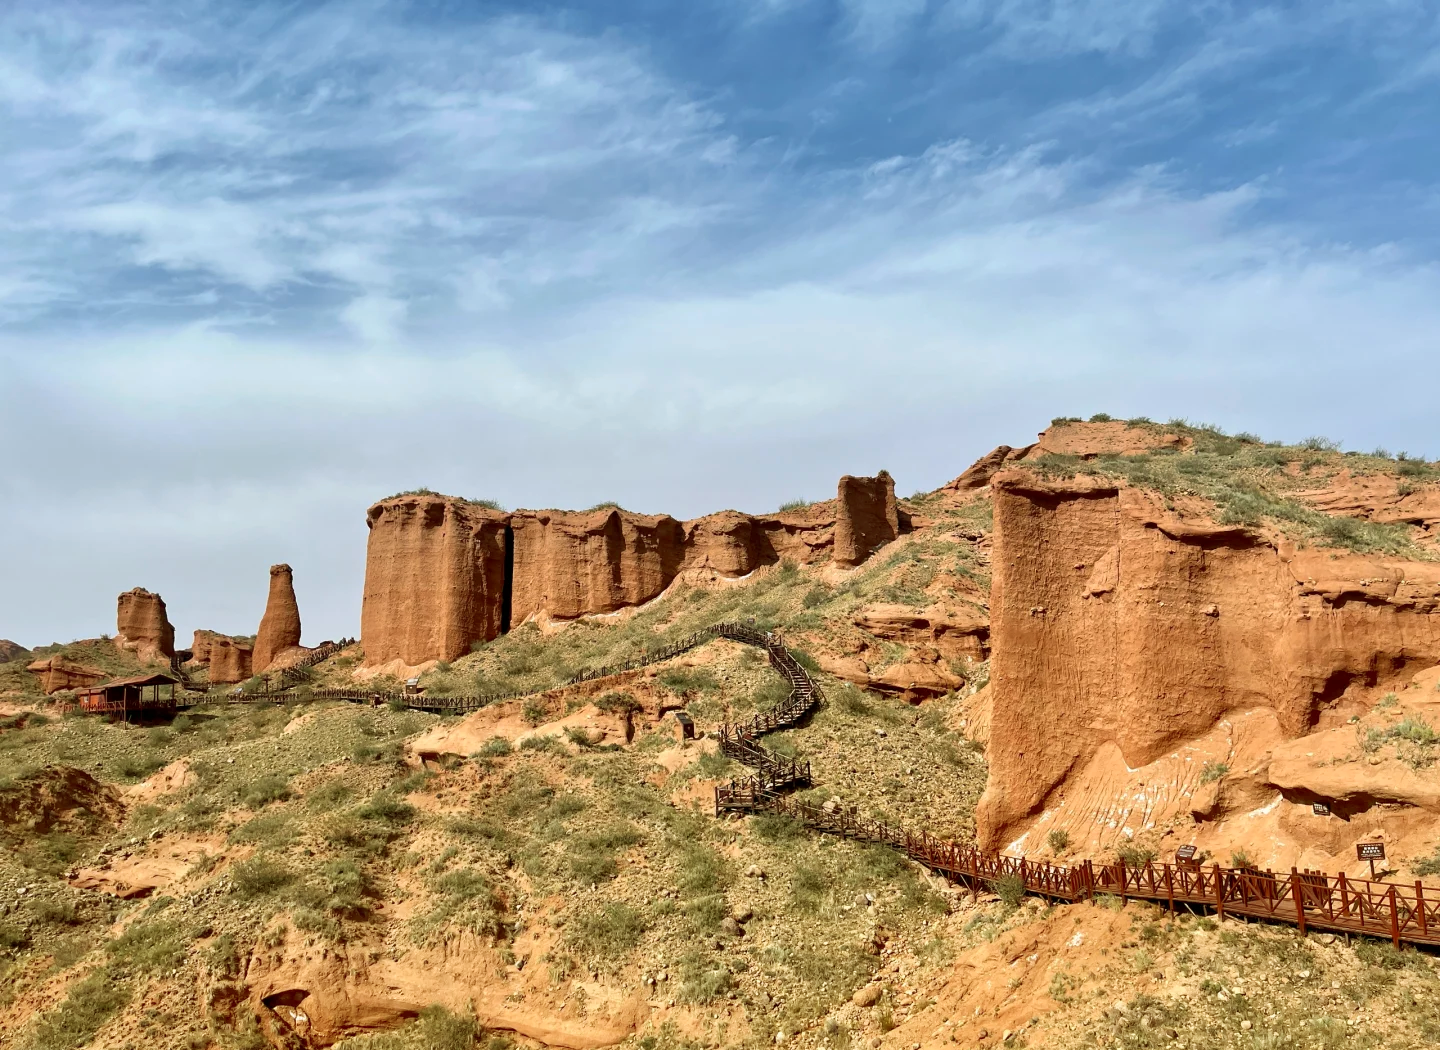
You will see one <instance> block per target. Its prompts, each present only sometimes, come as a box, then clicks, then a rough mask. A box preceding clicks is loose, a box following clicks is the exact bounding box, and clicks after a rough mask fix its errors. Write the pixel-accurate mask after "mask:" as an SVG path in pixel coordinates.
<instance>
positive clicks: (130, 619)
mask: <svg viewBox="0 0 1440 1050" xmlns="http://www.w3.org/2000/svg"><path fill="white" fill-rule="evenodd" d="M115 644H116V645H118V646H119V647H120V648H121V649H126V650H129V651H130V652H132V653H134V654H135V655H136V656H138V657H139V658H140V659H141V660H143V661H145V662H147V663H148V662H156V663H159V662H169V660H170V658H171V657H172V656H174V655H175V628H174V627H172V626H170V620H169V619H168V617H167V616H166V615H165V600H164V599H163V598H161V597H160V595H158V594H151V593H150V592H149V591H147V590H146V589H145V588H144V587H136V588H135V589H134V590H130V591H126V592H125V593H124V594H122V595H120V598H119V601H118V603H117V609H116V613H115Z"/></svg>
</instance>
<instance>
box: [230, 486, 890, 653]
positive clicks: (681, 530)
mask: <svg viewBox="0 0 1440 1050" xmlns="http://www.w3.org/2000/svg"><path fill="white" fill-rule="evenodd" d="M367 523H368V525H369V528H370V538H369V544H368V547H367V552H366V561H365V597H364V604H363V607H362V609H361V618H360V632H361V639H362V642H363V644H364V649H365V661H366V663H367V665H369V666H375V665H377V664H385V663H390V662H392V661H396V660H398V661H400V662H402V663H404V664H407V665H409V666H415V665H417V664H420V663H424V662H426V661H428V660H452V659H455V658H456V657H459V656H461V655H463V654H464V653H466V652H468V651H469V649H470V646H471V644H472V643H474V642H477V641H488V640H489V639H491V638H494V637H496V636H497V635H498V634H500V632H501V631H502V630H504V629H506V628H507V627H508V626H509V625H510V624H516V625H518V624H520V623H523V622H524V621H525V620H527V619H529V618H531V617H534V616H539V615H542V614H544V615H546V616H550V617H554V618H556V619H562V620H568V619H574V618H576V617H579V616H587V615H593V614H597V613H608V612H614V611H615V610H617V609H622V608H626V607H629V606H635V605H641V604H643V603H645V602H647V601H650V600H651V599H653V598H655V597H658V596H659V595H660V594H662V593H663V592H664V591H665V589H666V588H667V587H669V586H670V585H671V584H672V583H673V582H674V581H675V578H676V576H677V575H679V574H680V573H681V572H682V571H686V570H690V569H694V570H701V571H705V572H711V573H714V574H717V575H720V576H727V577H737V576H746V575H748V574H750V573H751V572H754V571H755V570H756V569H758V568H760V567H762V566H765V565H772V564H774V563H776V562H778V561H780V560H781V559H783V558H792V559H794V560H795V561H797V562H800V563H802V564H811V563H814V562H816V561H821V560H823V559H824V558H825V557H826V556H828V555H830V553H831V551H832V549H834V550H835V551H837V553H838V552H839V551H840V548H839V547H838V546H837V540H838V539H840V538H842V537H843V542H844V549H843V553H844V557H845V561H844V562H843V564H846V565H852V564H858V563H859V562H860V561H863V560H864V558H865V557H866V556H868V555H869V553H870V552H871V551H872V550H873V549H875V547H877V546H879V545H881V544H883V543H886V542H888V541H889V540H891V539H894V538H895V536H896V535H897V534H898V532H899V526H900V521H899V511H898V508H897V505H896V502H895V486H894V482H893V481H891V480H890V478H889V476H888V475H882V476H881V477H878V478H849V477H847V478H842V479H841V482H840V499H839V500H836V501H828V502H824V503H816V504H812V505H810V506H808V507H804V508H801V509H799V510H794V511H787V512H783V513H779V514H775V515H767V516H756V515H749V514H740V513H737V512H735V511H722V512H721V513H719V514H712V515H708V516H706V517H703V518H697V519H695V520H693V521H688V522H680V521H676V520H675V519H674V518H672V517H670V516H668V515H663V514H662V515H645V514H636V513H634V512H632V511H627V510H621V509H619V508H602V509H597V510H593V511H559V510H541V511H531V510H522V511H516V512H514V513H513V514H507V513H503V512H500V511H492V510H488V509H486V508H484V507H480V506H478V505H475V504H471V503H468V502H466V501H465V500H460V499H455V498H452V497H448V496H439V495H411V496H397V497H393V498H391V499H387V500H382V501H381V502H379V503H377V504H375V505H374V506H373V507H371V508H370V510H369V512H368V514H367ZM507 543H508V545H509V547H508V549H509V552H510V553H509V560H508V571H509V588H508V591H507V586H506V579H507V576H506V573H507V553H506V552H507ZM507 597H508V603H509V604H508V606H507V604H506V602H507ZM507 616H508V619H507ZM260 650H261V645H260V641H259V640H257V642H256V656H255V667H256V671H257V672H258V671H260V670H263V669H264V666H265V665H264V664H262V662H261V651H260Z"/></svg>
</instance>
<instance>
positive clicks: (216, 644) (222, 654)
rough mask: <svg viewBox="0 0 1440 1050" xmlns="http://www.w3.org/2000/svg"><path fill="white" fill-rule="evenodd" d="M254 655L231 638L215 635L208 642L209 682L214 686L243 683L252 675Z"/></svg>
mask: <svg viewBox="0 0 1440 1050" xmlns="http://www.w3.org/2000/svg"><path fill="white" fill-rule="evenodd" d="M254 657H255V653H254V650H253V649H251V648H250V647H249V646H247V645H242V644H240V643H239V642H237V641H235V640H234V639H233V638H227V637H226V636H225V635H223V634H217V635H215V636H214V637H213V638H212V639H211V640H210V651H209V656H208V661H209V664H210V681H211V682H212V683H214V684H217V685H219V684H229V683H233V682H243V681H245V679H247V678H249V677H250V676H251V675H252V674H254V673H255V672H254V667H255V662H254Z"/></svg>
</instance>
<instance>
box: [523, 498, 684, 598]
mask: <svg viewBox="0 0 1440 1050" xmlns="http://www.w3.org/2000/svg"><path fill="white" fill-rule="evenodd" d="M510 524H511V528H512V529H513V530H514V535H515V575H514V591H513V604H512V606H511V616H512V617H513V619H514V622H516V623H519V622H522V621H523V620H525V619H526V618H528V617H530V616H533V615H535V614H537V613H539V612H541V611H542V610H543V611H545V612H547V613H549V614H550V615H551V616H554V617H557V618H559V619H564V620H569V619H574V618H575V617H577V616H583V615H586V614H590V613H607V612H614V611H615V610H616V609H620V608H623V607H624V606H627V605H640V604H642V603H643V602H647V601H649V600H650V599H651V598H654V597H655V596H656V595H658V594H660V592H661V591H663V590H664V589H665V588H666V587H668V586H669V585H670V581H671V580H673V579H674V578H675V575H676V573H678V572H679V571H680V567H681V565H682V563H683V561H684V555H685V531H684V529H683V528H682V527H681V525H680V523H679V522H678V521H676V520H675V519H674V518H672V517H670V516H668V515H659V516H656V517H650V516H648V515H643V514H634V513H631V512H630V511H623V510H619V509H616V508H609V509H605V510H597V511H591V512H567V511H521V512H519V513H516V514H515V515H513V516H512V518H511V522H510Z"/></svg>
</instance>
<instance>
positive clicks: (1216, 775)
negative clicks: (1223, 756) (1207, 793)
mask: <svg viewBox="0 0 1440 1050" xmlns="http://www.w3.org/2000/svg"><path fill="white" fill-rule="evenodd" d="M1228 772H1230V766H1229V765H1228V764H1226V763H1224V762H1206V763H1205V764H1204V765H1203V766H1201V767H1200V783H1202V784H1210V783H1214V782H1215V781H1217V780H1219V779H1220V778H1221V777H1223V776H1224V775H1225V774H1226V773H1228Z"/></svg>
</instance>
